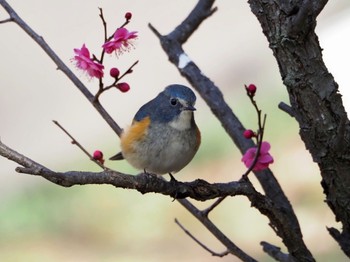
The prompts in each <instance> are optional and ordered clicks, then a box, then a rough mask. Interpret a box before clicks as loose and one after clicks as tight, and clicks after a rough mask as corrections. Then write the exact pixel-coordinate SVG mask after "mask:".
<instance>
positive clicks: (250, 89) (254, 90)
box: [246, 84, 256, 96]
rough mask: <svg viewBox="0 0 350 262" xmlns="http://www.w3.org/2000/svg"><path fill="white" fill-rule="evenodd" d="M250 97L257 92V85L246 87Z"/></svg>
mask: <svg viewBox="0 0 350 262" xmlns="http://www.w3.org/2000/svg"><path fill="white" fill-rule="evenodd" d="M246 88H247V90H248V92H249V94H250V95H252V96H253V95H254V94H255V92H256V85H254V84H250V85H249V86H248V87H246Z"/></svg>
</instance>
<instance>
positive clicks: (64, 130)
mask: <svg viewBox="0 0 350 262" xmlns="http://www.w3.org/2000/svg"><path fill="white" fill-rule="evenodd" d="M52 122H54V124H55V125H57V126H58V127H59V128H60V129H61V130H62V131H63V132H64V133H66V135H67V136H69V137H70V138H71V139H72V144H73V145H76V146H77V147H79V148H80V149H81V150H82V151H83V152H84V153H85V155H87V156H88V157H89V158H90V160H91V161H93V162H94V163H95V164H97V165H98V166H99V167H101V168H102V169H107V168H106V167H105V166H104V165H103V164H102V163H101V162H100V161H97V160H95V159H94V158H93V157H92V155H90V153H89V152H88V151H87V150H86V149H85V148H84V147H83V146H82V145H81V144H80V143H79V142H78V141H77V140H76V139H75V138H74V137H73V136H72V135H71V134H70V133H69V132H68V131H67V130H66V129H65V128H64V127H63V126H62V125H61V124H60V123H58V122H57V121H56V120H52Z"/></svg>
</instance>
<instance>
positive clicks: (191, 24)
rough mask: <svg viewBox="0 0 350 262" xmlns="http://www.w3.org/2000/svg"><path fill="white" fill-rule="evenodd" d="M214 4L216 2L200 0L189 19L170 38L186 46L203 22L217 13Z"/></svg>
mask: <svg viewBox="0 0 350 262" xmlns="http://www.w3.org/2000/svg"><path fill="white" fill-rule="evenodd" d="M214 2H215V0H199V1H198V3H197V5H196V6H195V8H194V9H193V10H192V11H191V13H190V14H189V15H188V16H187V18H186V19H185V20H184V21H183V22H182V23H181V24H180V25H179V26H177V27H176V28H175V29H174V30H173V31H172V32H171V33H170V34H169V35H168V37H169V38H174V39H177V40H178V41H179V43H181V44H184V43H185V42H186V41H187V40H188V38H189V37H190V36H191V35H192V34H193V32H194V31H196V30H197V29H198V27H199V26H200V24H201V23H202V21H203V20H205V19H207V18H208V17H210V16H211V15H212V14H213V13H214V12H215V11H217V7H214V8H212V6H213V4H214Z"/></svg>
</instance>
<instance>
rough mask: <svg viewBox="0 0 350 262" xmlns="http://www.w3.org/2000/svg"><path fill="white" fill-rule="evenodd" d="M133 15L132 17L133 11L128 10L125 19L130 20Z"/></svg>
mask: <svg viewBox="0 0 350 262" xmlns="http://www.w3.org/2000/svg"><path fill="white" fill-rule="evenodd" d="M131 17H132V13H130V12H126V13H125V19H126V20H130V19H131Z"/></svg>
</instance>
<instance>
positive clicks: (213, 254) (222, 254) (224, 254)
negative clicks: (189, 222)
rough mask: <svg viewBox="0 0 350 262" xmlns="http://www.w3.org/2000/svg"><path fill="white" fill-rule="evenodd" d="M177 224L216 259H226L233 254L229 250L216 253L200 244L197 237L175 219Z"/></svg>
mask: <svg viewBox="0 0 350 262" xmlns="http://www.w3.org/2000/svg"><path fill="white" fill-rule="evenodd" d="M175 223H176V224H177V225H178V226H179V227H180V228H181V229H182V230H183V231H184V232H185V233H186V235H188V236H189V237H190V238H192V239H193V240H194V241H195V242H196V243H197V244H198V245H200V246H201V247H202V248H204V249H205V250H206V251H208V252H209V253H210V254H211V255H212V256H216V257H224V256H227V255H228V254H230V253H231V252H230V251H229V250H226V251H224V252H221V253H217V252H214V251H213V250H211V249H210V248H208V247H207V246H206V245H204V244H203V243H202V242H200V241H199V240H198V239H197V238H196V237H195V236H193V235H192V233H191V232H190V231H188V230H187V229H186V228H185V227H184V226H183V225H182V224H181V223H180V222H179V220H177V219H176V218H175Z"/></svg>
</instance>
